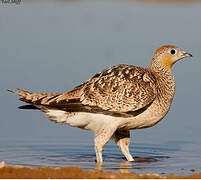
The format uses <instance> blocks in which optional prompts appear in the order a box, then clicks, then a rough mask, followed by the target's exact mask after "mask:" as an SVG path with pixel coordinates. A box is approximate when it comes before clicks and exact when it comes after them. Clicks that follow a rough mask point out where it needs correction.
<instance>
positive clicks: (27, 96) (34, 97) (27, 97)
mask: <svg viewBox="0 0 201 180" xmlns="http://www.w3.org/2000/svg"><path fill="white" fill-rule="evenodd" d="M17 89H18V91H15V90H10V89H8V91H9V92H12V93H15V94H17V95H19V96H21V98H20V100H21V101H24V102H26V103H30V104H36V105H37V104H41V105H50V102H52V100H53V99H54V98H56V97H58V96H59V95H61V94H59V93H33V92H29V91H25V90H23V89H19V88H17Z"/></svg>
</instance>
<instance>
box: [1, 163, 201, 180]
mask: <svg viewBox="0 0 201 180" xmlns="http://www.w3.org/2000/svg"><path fill="white" fill-rule="evenodd" d="M0 178H1V179H3V178H9V179H13V178H15V179H28V178H34V179H38V178H41V179H46V178H53V179H59V178H62V179H64V178H65V179H72V178H73V179H83V178H85V179H86V178H87V179H92V178H95V179H117V178H118V179H131V178H132V179H141V178H143V179H146V178H151V179H159V178H169V179H173V178H174V179H184V178H188V179H200V178H201V173H198V174H193V175H190V176H180V175H174V174H169V175H168V176H160V175H158V174H155V173H149V174H136V173H117V174H115V173H112V172H102V171H100V170H93V171H86V170H83V169H81V168H78V167H63V168H52V167H41V168H35V167H24V166H5V167H2V168H0Z"/></svg>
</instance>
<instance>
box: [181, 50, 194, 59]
mask: <svg viewBox="0 0 201 180" xmlns="http://www.w3.org/2000/svg"><path fill="white" fill-rule="evenodd" d="M182 56H183V58H185V57H193V55H192V54H190V53H187V52H185V51H183V53H182Z"/></svg>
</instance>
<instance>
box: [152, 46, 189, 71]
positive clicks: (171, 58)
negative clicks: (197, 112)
mask: <svg viewBox="0 0 201 180" xmlns="http://www.w3.org/2000/svg"><path fill="white" fill-rule="evenodd" d="M191 56H192V55H191V54H189V53H187V52H185V51H183V50H181V49H180V48H178V47H176V46H170V45H166V46H162V47H160V48H159V49H157V50H156V52H155V53H154V57H153V58H154V59H155V60H157V61H158V62H159V63H160V64H161V65H163V66H164V67H165V68H167V69H168V70H169V69H171V67H172V65H173V64H174V63H175V62H177V61H178V60H180V59H183V58H185V57H191Z"/></svg>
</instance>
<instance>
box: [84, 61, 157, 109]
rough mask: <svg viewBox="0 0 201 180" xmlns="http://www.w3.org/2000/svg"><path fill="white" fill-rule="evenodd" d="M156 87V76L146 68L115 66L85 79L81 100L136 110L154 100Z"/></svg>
mask: <svg viewBox="0 0 201 180" xmlns="http://www.w3.org/2000/svg"><path fill="white" fill-rule="evenodd" d="M156 88H157V85H156V78H155V76H154V75H153V74H152V73H151V72H150V71H149V70H148V69H146V68H141V67H136V66H130V65H118V66H113V67H111V68H108V69H105V70H103V71H102V72H100V73H98V74H96V75H95V76H94V77H93V78H91V79H90V80H88V81H87V84H85V87H84V88H83V90H82V92H81V94H80V101H81V103H82V104H84V105H90V106H98V107H100V108H102V109H103V110H108V111H114V112H115V111H117V112H128V111H136V110H139V109H141V108H143V107H145V106H147V105H148V104H150V103H152V102H153V100H154V99H155V97H156V94H157V93H156V92H157V91H156Z"/></svg>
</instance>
